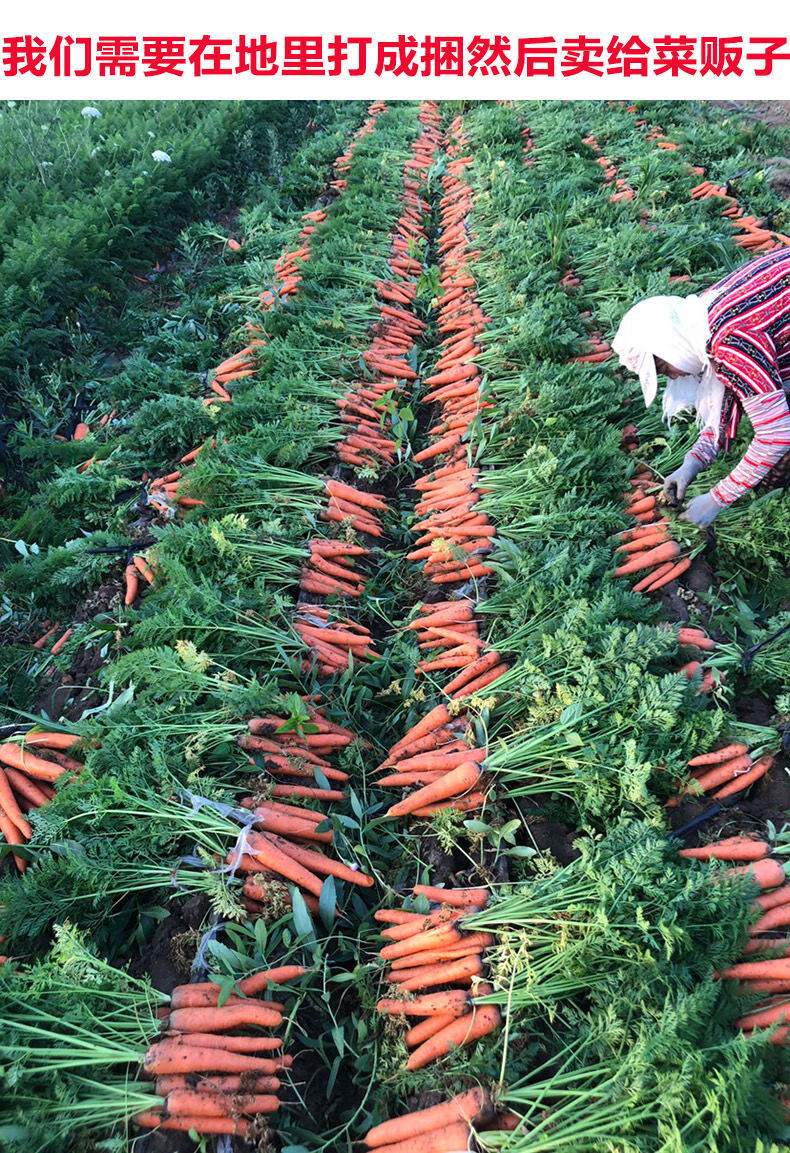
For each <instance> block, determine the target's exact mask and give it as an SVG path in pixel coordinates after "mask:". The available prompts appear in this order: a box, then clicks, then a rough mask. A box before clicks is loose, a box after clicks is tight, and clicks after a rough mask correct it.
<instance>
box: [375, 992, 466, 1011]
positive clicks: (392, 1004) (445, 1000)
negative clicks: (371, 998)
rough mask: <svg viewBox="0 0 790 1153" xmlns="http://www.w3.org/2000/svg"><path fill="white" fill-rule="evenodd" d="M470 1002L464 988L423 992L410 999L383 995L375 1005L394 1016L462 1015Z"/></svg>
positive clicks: (379, 1009) (377, 1008)
mask: <svg viewBox="0 0 790 1153" xmlns="http://www.w3.org/2000/svg"><path fill="white" fill-rule="evenodd" d="M471 1004H472V1002H471V999H470V996H469V994H468V993H467V992H466V990H465V989H451V990H450V991H449V992H446V993H425V994H424V995H423V996H422V997H415V998H414V999H413V1000H411V1001H394V1000H392V999H391V998H388V997H384V998H382V999H381V1000H380V1001H379V1002H378V1004H377V1005H376V1010H377V1012H379V1013H388V1014H389V1015H390V1016H396V1017H398V1016H400V1017H403V1016H406V1017H436V1016H438V1015H439V1014H443V1015H444V1016H451V1017H463V1016H464V1015H465V1014H467V1013H469V1010H470V1007H471Z"/></svg>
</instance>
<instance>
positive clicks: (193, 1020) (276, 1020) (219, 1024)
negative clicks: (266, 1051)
mask: <svg viewBox="0 0 790 1153" xmlns="http://www.w3.org/2000/svg"><path fill="white" fill-rule="evenodd" d="M282 1019H283V1016H282V1013H280V1012H279V1011H278V1010H276V1009H269V1008H266V1007H265V1006H263V1005H261V1004H259V1003H256V1002H255V1001H254V1000H247V1001H242V1002H240V1003H239V1004H237V1005H223V1007H222V1008H221V1009H215V1008H212V1007H206V1008H189V1007H187V1008H184V1009H173V1010H172V1012H171V1013H170V1018H169V1026H168V1027H169V1028H170V1029H172V1030H174V1031H176V1032H179V1033H226V1032H228V1031H229V1030H231V1029H239V1028H242V1027H244V1026H248V1025H257V1026H259V1027H260V1028H262V1029H276V1028H277V1026H278V1025H280V1024H281V1023H282Z"/></svg>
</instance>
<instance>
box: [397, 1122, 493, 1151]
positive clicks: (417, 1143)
mask: <svg viewBox="0 0 790 1153" xmlns="http://www.w3.org/2000/svg"><path fill="white" fill-rule="evenodd" d="M470 1139H471V1131H470V1128H469V1125H468V1123H467V1122H466V1121H455V1122H453V1123H452V1124H450V1125H443V1126H442V1127H441V1128H440V1129H432V1130H431V1131H430V1132H428V1133H419V1134H418V1135H417V1136H415V1137H409V1138H407V1139H406V1140H405V1141H395V1142H394V1143H393V1144H391V1145H379V1146H378V1153H460V1151H461V1150H462V1149H464V1150H465V1149H468V1148H469V1142H470Z"/></svg>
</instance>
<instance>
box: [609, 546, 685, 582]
mask: <svg viewBox="0 0 790 1153" xmlns="http://www.w3.org/2000/svg"><path fill="white" fill-rule="evenodd" d="M679 553H680V545H679V544H678V543H677V541H674V540H672V541H666V542H665V543H664V544H660V545H657V546H656V547H655V548H651V549H647V550H646V551H645V552H643V553H638V554H637V555H636V556H635V557H633V558H632V559H631V560H629V561H627V562H626V563H625V564H621V565H620V566H619V567H618V568H616V569H615V570H614V575H615V576H626V575H628V574H630V573H634V572H639V571H640V569H643V568H652V567H654V566H655V565H658V564H663V563H664V561H668V560H673V559H674V558H675V557H677V556H678V555H679Z"/></svg>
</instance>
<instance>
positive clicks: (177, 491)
mask: <svg viewBox="0 0 790 1153" xmlns="http://www.w3.org/2000/svg"><path fill="white" fill-rule="evenodd" d="M228 400H230V395H228ZM214 445H215V447H216V441H215V442H214ZM203 448H204V445H199V446H198V448H195V449H192V451H191V452H188V453H186V454H185V455H184V456H182V457H181V460H180V461H179V464H182V465H194V463H195V460H196V459H197V457H198V454H199V453H200V452H201V450H202V449H203ZM184 480H185V477H184V470H183V469H180V468H177V469H174V470H173V472H169V473H167V474H166V475H165V476H156V477H154V478H153V480H151V481H149V482H148V503H149V504H150V505H151V506H152V507H153V508H155V509H156V511H157V512H158V513H160V514H161V515H163V516H166V517H171V516H173V514H174V510H175V506H178V507H179V508H181V509H188V508H196V507H199V506H201V505H205V503H206V502H205V501H204V500H197V499H196V498H195V497H192V496H187V495H186V494H185V492H184V488H183V485H184Z"/></svg>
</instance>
